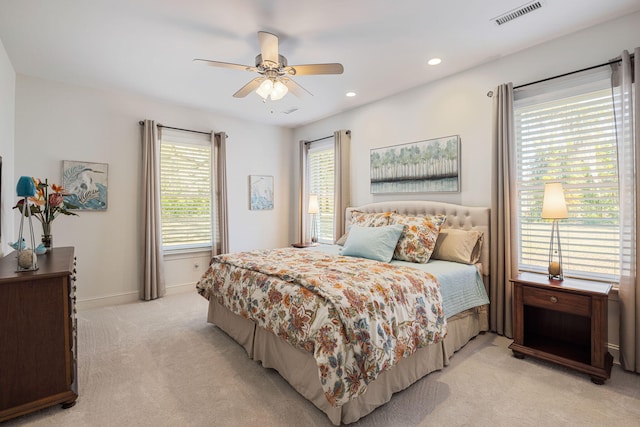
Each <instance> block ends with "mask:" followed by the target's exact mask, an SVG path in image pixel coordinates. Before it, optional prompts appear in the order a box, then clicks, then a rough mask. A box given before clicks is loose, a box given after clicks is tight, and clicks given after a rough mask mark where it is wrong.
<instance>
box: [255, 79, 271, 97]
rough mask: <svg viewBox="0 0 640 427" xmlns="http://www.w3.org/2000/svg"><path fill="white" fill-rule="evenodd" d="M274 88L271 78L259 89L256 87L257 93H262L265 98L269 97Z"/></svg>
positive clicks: (261, 84)
mask: <svg viewBox="0 0 640 427" xmlns="http://www.w3.org/2000/svg"><path fill="white" fill-rule="evenodd" d="M272 90H273V81H272V80H271V79H265V80H264V81H263V82H262V83H260V86H258V89H256V93H257V94H258V95H260V96H261V97H262V98H263V99H267V97H269V95H270V94H271V91H272Z"/></svg>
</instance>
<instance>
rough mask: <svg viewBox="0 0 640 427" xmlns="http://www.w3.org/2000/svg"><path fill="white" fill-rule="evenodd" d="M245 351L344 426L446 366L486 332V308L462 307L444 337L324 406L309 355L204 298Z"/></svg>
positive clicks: (212, 314)
mask: <svg viewBox="0 0 640 427" xmlns="http://www.w3.org/2000/svg"><path fill="white" fill-rule="evenodd" d="M207 320H208V321H209V322H210V323H213V324H215V325H216V326H218V327H219V328H220V329H222V330H223V331H224V332H226V333H227V334H228V335H229V336H231V338H233V339H234V340H235V341H236V342H238V344H240V345H241V346H242V347H244V349H245V350H246V352H247V354H248V355H249V357H250V358H251V359H253V360H255V361H258V362H261V363H262V365H263V366H264V367H265V368H272V369H275V370H276V371H278V373H279V374H280V375H281V376H282V377H283V378H284V379H285V380H286V381H287V382H288V383H289V384H290V385H291V386H292V387H293V388H294V389H295V390H296V391H297V392H298V393H300V394H301V395H302V396H304V397H305V398H306V399H307V400H309V401H311V402H312V403H313V404H314V405H315V406H316V407H318V408H319V409H320V410H321V411H322V412H324V413H325V414H327V416H328V417H329V419H330V420H331V422H332V423H333V424H334V425H339V424H341V423H345V424H349V423H353V422H355V421H357V420H358V419H360V418H362V417H364V416H365V415H367V414H369V413H370V412H372V411H373V410H374V409H375V408H377V407H379V406H382V405H384V404H385V403H387V402H388V401H389V400H390V399H391V396H392V395H393V393H396V392H398V391H401V390H404V389H405V388H407V387H409V386H410V385H411V384H413V383H414V382H416V381H418V380H419V379H420V378H422V377H424V376H425V375H427V374H429V373H430V372H433V371H437V370H439V369H442V368H443V367H445V366H447V365H448V364H449V359H450V358H451V356H453V353H455V352H456V351H457V350H459V349H460V348H462V347H463V346H464V345H465V344H466V343H467V342H469V340H471V339H472V338H474V337H475V336H476V335H478V334H479V333H480V332H483V331H487V330H489V317H488V309H487V306H482V307H476V308H472V309H470V310H466V311H463V312H462V313H460V314H457V315H455V316H453V317H451V318H449V319H447V331H448V332H447V336H446V338H445V339H444V341H442V342H440V343H438V344H433V345H430V346H428V347H425V348H421V349H419V350H418V351H417V352H416V353H415V354H413V355H412V356H411V357H409V358H406V359H402V360H401V361H400V362H399V363H398V364H397V365H396V366H394V367H393V368H392V369H390V370H389V371H385V372H383V373H382V374H381V375H380V376H379V377H378V378H376V380H375V381H373V382H371V383H370V384H369V385H368V387H367V391H366V392H365V393H363V394H362V395H360V396H358V397H357V398H355V399H353V400H351V401H349V402H348V403H346V404H344V405H342V406H341V407H337V408H336V407H333V406H331V405H330V404H329V402H328V401H327V399H326V398H325V396H324V393H323V391H322V386H321V385H320V379H319V378H318V367H317V365H316V361H315V359H314V358H313V356H312V355H311V354H310V353H307V352H305V351H302V350H299V349H297V348H295V347H293V346H291V345H290V344H289V343H287V342H286V341H285V340H283V339H282V338H280V337H277V336H276V335H274V334H273V333H271V332H269V331H267V330H265V329H262V328H260V327H257V326H256V325H255V323H253V322H252V321H250V320H247V319H245V318H243V317H241V316H238V315H236V314H234V313H232V312H231V311H230V310H228V309H227V308H226V307H223V306H222V305H220V304H218V303H217V302H216V301H210V302H209V314H208V319H207Z"/></svg>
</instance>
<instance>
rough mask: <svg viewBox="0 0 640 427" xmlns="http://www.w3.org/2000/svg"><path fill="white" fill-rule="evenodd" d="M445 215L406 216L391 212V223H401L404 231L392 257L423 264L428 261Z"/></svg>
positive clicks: (445, 218)
mask: <svg viewBox="0 0 640 427" xmlns="http://www.w3.org/2000/svg"><path fill="white" fill-rule="evenodd" d="M446 220H447V217H446V215H427V216H407V215H399V214H393V215H392V216H391V224H403V225H404V231H403V232H402V235H401V236H400V240H398V244H397V245H396V250H395V251H394V253H393V258H394V259H397V260H401V261H409V262H417V263H421V264H424V263H426V262H427V261H429V258H431V254H432V253H433V250H434V248H435V246H436V240H438V234H439V233H440V228H441V227H442V224H444V222H445V221H446Z"/></svg>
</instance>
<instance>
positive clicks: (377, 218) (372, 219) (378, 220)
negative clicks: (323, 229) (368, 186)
mask: <svg viewBox="0 0 640 427" xmlns="http://www.w3.org/2000/svg"><path fill="white" fill-rule="evenodd" d="M391 215H393V212H371V213H367V212H360V211H351V222H350V223H349V227H351V226H352V225H356V226H358V227H383V226H385V225H389V224H391V222H390V218H391ZM347 237H349V231H347V232H346V233H345V234H344V235H343V236H342V237H340V238H339V239H338V240H337V241H336V245H344V243H345V242H346V241H347Z"/></svg>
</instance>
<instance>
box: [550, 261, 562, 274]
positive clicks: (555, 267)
mask: <svg viewBox="0 0 640 427" xmlns="http://www.w3.org/2000/svg"><path fill="white" fill-rule="evenodd" d="M549 274H550V275H552V276H559V275H560V263H559V262H555V261H554V262H552V263H551V264H549Z"/></svg>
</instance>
